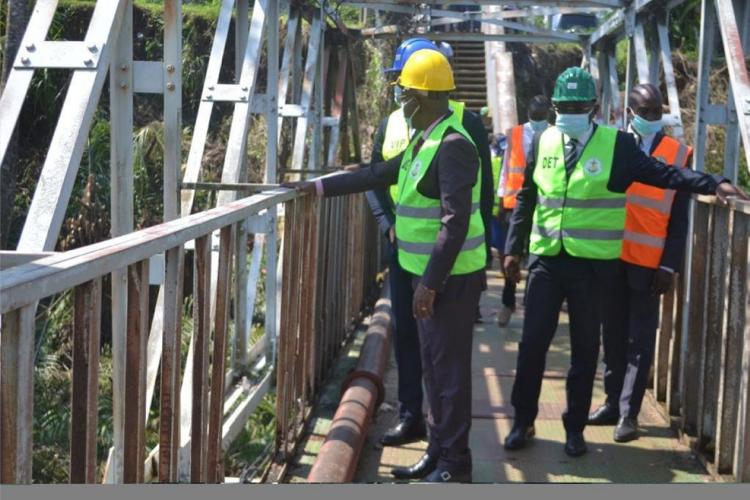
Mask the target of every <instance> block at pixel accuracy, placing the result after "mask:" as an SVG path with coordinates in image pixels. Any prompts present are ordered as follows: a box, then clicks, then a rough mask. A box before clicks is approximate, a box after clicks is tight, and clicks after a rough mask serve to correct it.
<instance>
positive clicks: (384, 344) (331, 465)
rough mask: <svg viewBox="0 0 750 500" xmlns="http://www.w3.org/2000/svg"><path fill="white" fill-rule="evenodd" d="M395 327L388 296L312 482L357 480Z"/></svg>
mask: <svg viewBox="0 0 750 500" xmlns="http://www.w3.org/2000/svg"><path fill="white" fill-rule="evenodd" d="M386 295H387V292H386ZM391 325H392V318H391V310H390V298H387V296H385V297H383V298H381V299H380V300H379V301H378V302H377V304H376V305H375V312H374V314H373V315H372V319H371V322H370V326H369V327H368V329H367V334H366V337H365V341H364V344H363V345H362V350H361V353H360V356H359V361H358V362H357V368H356V369H355V370H354V371H353V372H352V373H351V374H349V376H348V377H347V378H346V379H345V380H344V383H343V384H342V393H343V394H342V396H341V401H340V403H339V406H338V409H337V410H336V414H335V415H334V417H333V422H332V424H331V428H330V430H329V431H328V434H327V436H326V440H325V442H324V443H323V446H322V447H321V449H320V453H319V454H318V456H317V458H316V459H315V463H314V464H313V466H312V469H311V470H310V474H309V475H308V477H307V480H308V482H311V483H347V482H351V480H352V479H353V478H354V472H355V471H356V469H357V462H358V461H359V455H360V453H361V451H362V446H363V445H364V441H365V438H366V437H367V431H368V429H369V426H370V422H371V421H372V418H373V415H374V414H375V412H376V411H377V408H378V406H379V405H380V404H381V403H382V402H383V398H384V397H385V389H384V386H383V375H384V374H385V368H386V364H387V363H388V355H389V350H390V338H391V332H392V328H391Z"/></svg>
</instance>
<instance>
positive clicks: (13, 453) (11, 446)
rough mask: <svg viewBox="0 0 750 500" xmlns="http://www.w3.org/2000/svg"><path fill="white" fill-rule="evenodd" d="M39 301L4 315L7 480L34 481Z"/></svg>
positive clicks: (2, 409)
mask: <svg viewBox="0 0 750 500" xmlns="http://www.w3.org/2000/svg"><path fill="white" fill-rule="evenodd" d="M35 313H36V304H32V305H29V306H26V307H22V308H20V309H17V310H15V311H12V312H11V313H10V314H6V315H4V316H3V321H2V342H0V351H1V354H0V363H1V364H0V370H1V372H0V432H1V433H2V434H1V435H0V439H2V441H1V443H2V445H1V448H2V465H1V466H0V470H1V471H2V477H1V478H0V479H1V480H2V482H3V483H5V484H12V483H17V484H28V483H31V454H32V438H33V433H32V420H33V411H34V383H33V381H34V319H35Z"/></svg>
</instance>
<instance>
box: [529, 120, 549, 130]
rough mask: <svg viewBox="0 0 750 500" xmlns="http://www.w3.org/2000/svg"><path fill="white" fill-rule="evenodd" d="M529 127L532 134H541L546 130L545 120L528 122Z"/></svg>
mask: <svg viewBox="0 0 750 500" xmlns="http://www.w3.org/2000/svg"><path fill="white" fill-rule="evenodd" d="M529 125H531V129H532V130H533V131H534V132H541V131H543V130H545V129H546V128H547V120H529Z"/></svg>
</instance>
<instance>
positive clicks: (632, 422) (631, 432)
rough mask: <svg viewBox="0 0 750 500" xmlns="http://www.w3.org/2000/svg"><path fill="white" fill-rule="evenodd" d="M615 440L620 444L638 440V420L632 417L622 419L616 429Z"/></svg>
mask: <svg viewBox="0 0 750 500" xmlns="http://www.w3.org/2000/svg"><path fill="white" fill-rule="evenodd" d="M614 439H615V441H617V442H618V443H627V442H628V441H632V440H634V439H638V420H636V419H634V418H630V417H620V420H619V421H618V422H617V427H615V433H614Z"/></svg>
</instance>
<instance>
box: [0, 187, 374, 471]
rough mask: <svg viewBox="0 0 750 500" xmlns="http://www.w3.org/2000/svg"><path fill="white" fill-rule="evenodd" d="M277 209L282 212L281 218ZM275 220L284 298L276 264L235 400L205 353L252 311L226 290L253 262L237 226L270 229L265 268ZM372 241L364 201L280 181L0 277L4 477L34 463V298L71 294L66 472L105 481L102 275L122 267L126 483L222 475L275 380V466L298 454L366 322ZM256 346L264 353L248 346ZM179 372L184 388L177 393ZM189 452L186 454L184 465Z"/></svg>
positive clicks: (220, 347) (227, 377) (272, 251)
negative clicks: (313, 411) (156, 325)
mask: <svg viewBox="0 0 750 500" xmlns="http://www.w3.org/2000/svg"><path fill="white" fill-rule="evenodd" d="M280 205H283V207H284V214H285V215H284V217H283V219H280V220H277V219H276V214H277V208H278V207H279V206H280ZM277 226H281V227H283V237H282V238H280V240H281V245H282V255H283V258H282V262H281V263H280V265H279V266H278V267H279V270H280V272H281V279H282V283H283V287H282V290H281V291H280V292H281V293H280V294H279V295H277V294H276V292H275V288H274V289H273V290H272V289H271V288H273V287H269V283H274V286H275V283H276V280H277V274H276V272H277V269H276V265H273V266H272V268H267V269H266V271H267V272H266V288H265V291H266V296H265V300H266V307H267V309H266V310H267V314H266V328H267V329H266V333H265V334H264V336H263V338H262V339H261V340H259V341H258V342H257V343H256V344H255V345H253V346H250V345H247V346H244V347H243V349H244V350H247V351H249V352H254V353H256V354H255V358H258V359H259V364H258V365H257V367H259V368H258V369H259V370H260V371H259V372H258V373H259V377H260V378H259V380H257V381H256V382H255V383H254V385H253V387H252V388H251V389H250V390H249V393H248V394H247V395H244V396H243V393H244V390H242V388H241V387H240V388H239V391H238V390H237V389H233V388H231V387H229V389H231V390H229V391H227V389H228V387H227V384H230V383H231V382H232V378H231V367H228V366H226V356H221V355H215V354H214V355H213V356H210V357H209V352H211V351H213V352H214V353H220V352H227V351H228V349H229V345H230V342H231V340H232V339H231V338H230V334H231V329H230V328H229V325H230V323H231V322H232V321H235V322H236V321H238V319H237V318H238V317H241V316H240V315H239V311H240V309H243V308H249V307H251V304H250V303H249V302H248V301H244V302H238V301H240V299H239V298H233V294H232V293H231V290H232V289H233V287H234V283H233V282H235V281H238V280H241V279H242V278H241V276H240V275H239V273H238V269H236V268H237V267H238V264H237V263H238V262H245V263H246V264H245V265H247V257H240V252H241V250H242V249H241V248H238V245H236V238H237V234H238V233H239V231H240V230H247V231H250V232H259V233H261V234H264V236H265V237H266V238H267V240H268V241H267V245H266V247H265V248H266V250H267V253H266V257H267V258H268V260H267V262H269V261H270V262H276V254H277V253H278V246H277V243H278V239H277V234H278V228H277ZM215 231H219V233H220V234H219V238H218V266H217V267H216V268H214V269H212V267H213V266H216V265H217V264H215V263H212V262H214V261H213V259H212V258H211V253H212V251H213V249H212V247H213V246H214V245H213V243H212V234H213V233H214V232H215ZM190 242H194V254H193V258H192V267H193V268H192V273H191V274H192V277H193V291H192V293H193V301H192V309H193V311H192V313H193V325H192V331H191V332H190V334H191V335H192V336H193V338H192V341H191V352H190V354H189V355H188V359H187V363H184V362H183V359H182V352H181V349H180V348H179V346H180V345H181V338H180V337H181V335H182V325H181V321H182V314H183V309H184V300H183V296H182V293H183V281H184V279H185V271H187V272H188V273H189V272H190V269H189V268H188V269H186V267H188V266H186V265H185V260H186V259H185V255H184V248H185V245H186V244H189V243H190ZM378 243H379V234H378V231H377V227H376V223H375V221H374V220H373V219H372V217H371V216H370V214H369V212H368V211H367V209H366V203H365V200H364V197H363V195H361V194H357V195H349V196H345V197H339V198H336V199H317V198H315V197H311V196H304V195H300V194H298V193H296V192H295V191H293V190H288V189H275V190H272V191H267V192H263V193H260V194H256V195H254V196H250V197H247V198H243V199H241V200H238V201H234V202H230V203H227V204H225V205H221V206H219V207H217V208H214V209H211V210H207V211H205V212H200V213H196V214H193V215H190V216H188V217H185V218H182V219H177V220H172V221H169V222H166V223H164V224H159V225H157V226H153V227H150V228H147V229H143V230H140V231H137V232H134V233H130V234H128V235H125V236H121V237H117V238H112V239H110V240H107V241H104V242H101V243H97V244H94V245H90V246H87V247H83V248H79V249H76V250H71V251H69V252H61V253H56V254H52V255H48V256H41V257H40V258H38V259H36V260H33V261H31V262H28V263H25V264H21V265H18V266H14V267H11V268H8V269H6V270H3V271H0V302H1V304H0V312H1V313H2V343H0V347H1V348H2V374H1V381H0V387H1V388H2V391H3V395H2V397H3V406H2V418H1V419H0V421H1V422H2V428H0V432H2V443H3V450H2V452H3V453H2V457H3V459H2V468H1V472H2V482H3V483H11V482H16V481H17V480H18V479H17V478H18V477H21V474H19V471H20V472H22V474H23V477H26V476H27V475H29V474H30V470H31V467H30V466H31V451H32V448H33V442H32V422H33V404H32V402H33V385H31V384H29V381H30V380H33V375H29V373H30V372H31V373H32V374H33V364H34V356H33V352H34V350H33V341H34V330H35V328H36V324H35V323H36V318H35V316H36V305H37V303H38V301H40V300H42V299H45V298H46V297H49V296H51V295H54V294H57V293H60V292H64V291H67V290H71V291H72V292H73V298H74V301H73V310H74V311H73V312H74V314H73V317H74V321H73V338H72V344H73V370H72V372H73V389H72V390H73V397H72V398H71V400H72V401H73V402H74V404H73V408H72V418H71V448H70V449H71V460H70V477H71V481H74V482H89V483H91V482H98V481H99V480H100V479H99V478H97V477H96V470H97V465H98V464H97V463H96V453H95V452H96V446H95V443H96V439H95V435H96V430H97V425H98V424H97V420H98V379H99V372H98V370H99V367H98V364H99V363H98V358H97V356H96V354H97V353H98V352H99V340H100V336H101V332H100V325H101V311H102V297H103V292H102V288H103V287H102V278H103V277H104V276H106V275H108V274H110V273H112V272H113V271H115V270H117V269H123V268H124V269H126V270H127V272H126V274H125V276H126V279H127V294H128V311H127V318H126V321H127V325H126V326H127V338H126V339H125V342H126V344H127V352H126V359H125V360H123V362H124V364H125V372H126V378H127V380H128V383H129V389H128V391H127V392H126V393H125V394H124V395H123V396H117V395H115V396H114V397H122V398H124V402H123V406H124V420H123V422H122V425H124V426H125V428H126V429H127V430H128V433H129V439H128V440H127V441H126V443H125V444H124V449H122V450H121V451H120V453H121V456H120V458H119V459H118V460H121V461H122V462H121V463H122V464H123V478H124V481H125V482H143V481H144V480H147V479H151V478H154V479H157V480H158V481H160V482H176V481H181V480H183V481H184V480H186V479H189V480H190V481H192V482H221V481H222V480H223V475H224V472H223V466H222V463H223V458H222V454H223V449H226V447H227V446H228V443H229V442H230V441H231V437H230V436H236V433H238V432H239V430H241V429H242V428H243V426H244V424H245V422H246V421H247V418H248V417H249V416H250V414H251V413H252V411H254V409H255V408H256V407H257V405H258V404H259V402H260V400H261V399H262V398H263V397H264V395H265V394H266V393H267V392H268V391H269V390H270V389H271V388H272V387H273V385H274V382H275V385H276V389H277V398H276V406H277V412H276V417H277V420H276V423H277V440H276V443H275V444H276V450H277V452H280V453H276V454H275V459H276V460H275V462H276V463H277V464H278V465H280V466H281V467H282V469H283V468H284V467H285V466H286V464H287V463H288V461H289V460H290V459H291V457H292V455H293V454H292V451H293V449H294V447H295V446H296V443H297V441H298V439H299V436H300V429H301V428H302V427H303V424H304V423H305V421H306V419H307V416H308V415H309V409H310V406H311V404H312V401H313V397H314V396H315V394H316V391H317V389H318V387H319V384H320V382H321V381H322V379H323V378H324V376H325V375H326V372H327V370H328V368H330V366H331V363H332V362H333V360H334V359H335V357H336V355H337V353H338V350H339V349H340V348H341V346H342V345H343V341H344V339H345V337H346V336H347V335H348V334H349V333H350V332H351V331H352V328H353V325H354V324H355V322H356V321H358V320H359V319H360V318H361V315H362V311H363V308H364V307H365V306H366V305H367V301H368V300H369V299H368V297H369V295H370V293H371V290H373V289H374V286H375V276H376V274H377V272H378V271H379V269H378V265H379V251H378V250H377V249H378V248H379V244H378ZM373 249H375V250H374V251H373ZM161 252H164V253H165V263H164V269H165V273H164V287H165V298H164V302H163V306H161V307H162V308H163V309H162V314H163V317H164V327H163V330H160V331H159V332H158V335H159V336H160V337H162V338H161V342H162V345H163V348H162V351H161V356H160V358H159V359H160V364H161V377H160V381H161V382H160V383H161V386H160V391H159V394H160V396H159V398H160V400H159V401H160V403H159V404H160V415H159V445H158V446H157V448H155V449H154V450H152V451H151V453H149V455H148V457H147V456H146V453H145V451H146V447H145V442H146V441H145V432H146V425H145V424H146V421H145V419H144V416H145V417H146V419H147V418H148V413H147V412H146V404H147V403H146V381H145V375H146V360H147V355H148V356H152V355H153V354H152V353H150V352H149V351H148V349H147V340H149V325H150V315H149V312H150V309H151V307H150V304H149V300H150V297H149V266H150V261H151V258H152V257H153V256H155V255H157V254H159V253H161ZM271 257H273V260H271ZM238 259H239V260H238ZM258 260H260V258H259V259H258ZM212 275H215V276H216V285H215V286H211V281H212ZM269 280H271V281H269ZM257 284H258V282H255V281H253V282H252V283H251V285H252V286H257ZM233 301H234V305H232V303H233ZM253 302H254V301H253ZM212 310H214V311H215V313H213V314H212ZM269 315H270V316H269ZM279 319H280V325H278V324H277V321H278V320H279ZM274 325H277V326H274ZM235 331H236V330H235ZM211 345H212V347H211ZM259 346H260V347H259ZM259 350H260V351H262V352H256V351H259ZM277 352H278V356H277ZM147 353H148V354H147ZM156 356H159V355H158V354H156ZM248 357H249V353H248ZM260 358H262V359H260ZM191 360H192V361H191ZM183 365H185V374H184V375H183V374H182V373H181V367H182V366H183ZM269 366H270V367H271V369H270V370H269V369H268V367H269ZM188 371H189V374H190V377H187V373H188ZM209 373H210V395H209ZM184 380H190V381H191V382H190V385H189V386H186V387H185V386H183V387H182V390H181V381H184ZM186 391H187V392H186ZM186 393H187V394H190V396H191V402H190V403H189V404H191V410H190V411H188V412H185V411H182V410H180V399H181V395H182V394H186ZM226 401H234V402H235V403H239V404H238V405H236V404H234V403H231V404H230V403H227V402H226ZM6 402H9V404H5V403H6ZM230 410H231V413H228V412H229V411H230ZM186 415H187V416H186ZM187 419H189V420H187ZM116 425H117V424H116ZM185 429H187V431H186V430H185ZM181 433H182V434H183V436H182V437H181V436H180V434H181ZM92 443H93V446H92ZM186 456H189V457H190V464H189V466H188V464H187V461H186V460H185V457H186Z"/></svg>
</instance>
